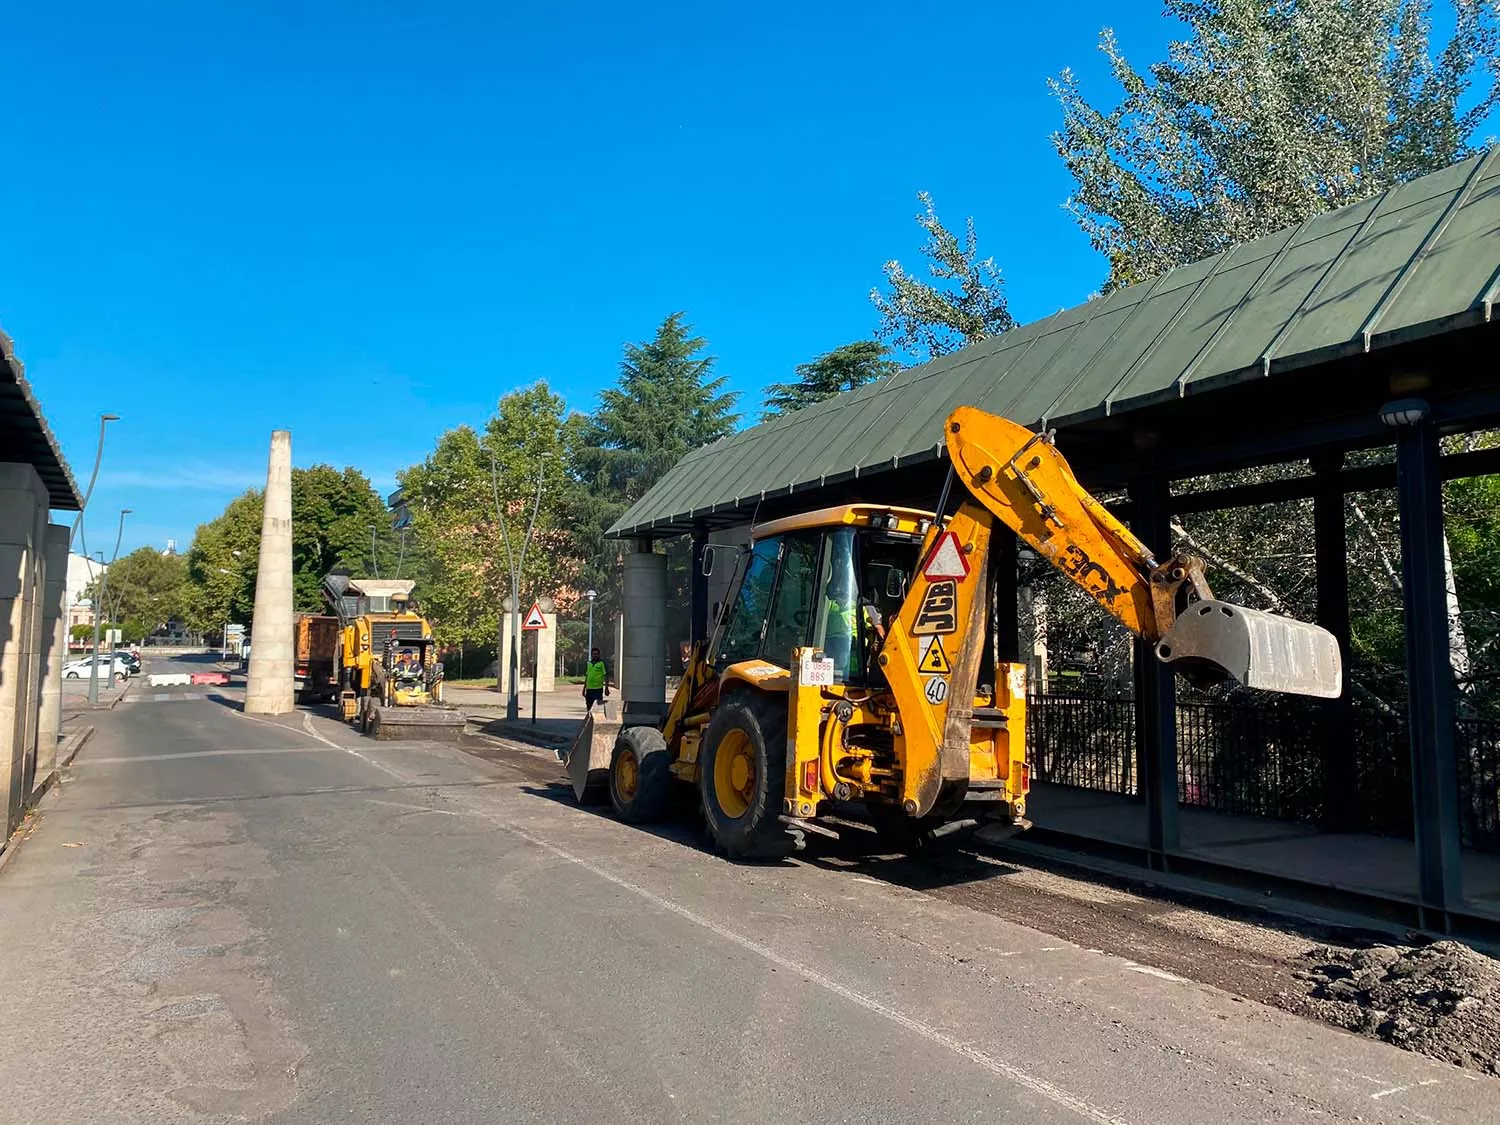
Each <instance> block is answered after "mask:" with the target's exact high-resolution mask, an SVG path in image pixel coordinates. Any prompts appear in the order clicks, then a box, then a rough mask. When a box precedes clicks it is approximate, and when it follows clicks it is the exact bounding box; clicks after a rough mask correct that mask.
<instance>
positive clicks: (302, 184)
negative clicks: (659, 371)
mask: <svg viewBox="0 0 1500 1125" xmlns="http://www.w3.org/2000/svg"><path fill="white" fill-rule="evenodd" d="M1158 11H1159V9H1158V7H1157V6H1156V5H1155V4H1153V3H1132V4H1123V5H1122V4H1119V3H1115V4H1107V3H1072V4H1068V5H1014V6H1012V5H1004V4H998V3H991V4H968V5H947V6H935V8H934V10H932V11H930V12H924V11H922V10H921V7H920V6H913V5H910V4H900V5H897V4H881V3H862V4H852V3H851V4H843V3H838V4H835V3H822V4H807V3H800V4H795V5H789V4H788V5H784V4H778V3H763V4H758V5H727V4H726V5H714V4H706V5H705V4H678V3H672V4H665V3H659V4H654V5H652V4H647V5H639V4H630V5H627V4H618V5H611V4H597V5H590V4H548V5H526V6H522V5H513V4H493V5H491V4H478V3H474V4H458V3H451V2H450V3H425V4H416V3H410V2H409V3H393V2H390V0H385V2H381V0H373V2H372V0H362V2H360V3H357V4H356V3H352V2H335V0H318V2H313V0H304V2H301V3H292V2H287V0H280V2H263V3H256V4H243V5H232V4H197V5H195V4H179V3H172V4H166V3H160V2H150V0H147V2H145V3H141V4H135V5H124V6H122V5H118V4H102V3H88V2H85V3H76V4H71V5H53V4H28V5H20V4H17V5H10V6H9V9H8V11H7V13H6V17H5V31H4V37H5V66H6V81H5V83H4V85H3V87H0V136H3V137H4V139H5V151H6V171H7V174H6V175H5V176H4V177H3V178H0V262H3V271H0V327H3V328H4V329H5V330H6V331H7V332H8V333H9V334H10V335H11V336H12V337H13V339H14V340H15V344H16V348H17V351H18V354H19V355H20V357H21V358H22V360H23V361H24V362H25V363H26V366H27V373H28V376H29V378H30V379H31V381H32V384H33V387H34V389H35V391H36V393H37V395H38V397H39V399H40V400H41V402H42V404H43V408H44V410H45V411H46V413H47V416H48V419H49V421H50V423H51V425H52V427H53V430H54V432H55V433H56V434H57V435H58V436H59V438H60V440H61V442H62V444H63V449H64V452H65V454H66V456H67V457H68V459H69V461H70V463H71V464H72V466H73V469H74V472H75V475H76V476H78V477H79V478H80V483H82V481H83V479H84V478H86V477H87V474H88V470H89V467H90V465H91V463H92V458H93V451H94V440H95V434H96V430H97V416H98V414H99V412H100V411H104V410H109V411H113V412H115V413H118V414H121V415H122V416H123V418H122V420H121V421H119V422H116V423H114V424H113V425H112V427H111V429H110V437H109V442H108V445H107V448H106V453H105V462H104V469H103V472H102V473H101V476H100V483H99V486H98V489H97V491H96V493H95V498H94V503H93V505H92V513H91V517H92V518H91V519H90V521H89V524H88V528H89V530H90V531H91V532H92V534H91V535H90V537H89V545H90V547H91V548H94V549H97V548H99V547H105V548H108V547H109V546H112V541H113V528H114V524H115V520H116V515H117V513H118V511H119V509H120V508H122V507H129V508H132V509H133V510H134V512H135V515H133V516H132V517H131V519H130V521H129V522H128V523H127V525H126V527H127V530H126V537H125V544H124V549H126V550H128V549H130V548H131V547H134V546H137V545H140V544H141V543H155V544H158V545H159V544H161V543H162V542H163V541H164V540H165V539H167V538H168V537H174V538H176V539H177V540H178V542H179V544H180V545H181V546H182V547H183V548H184V549H185V548H186V546H187V543H188V541H189V540H191V538H192V534H193V531H194V529H195V527H196V526H197V525H198V524H199V523H201V522H204V521H206V520H208V519H211V518H213V517H214V516H215V515H217V514H218V512H219V511H220V510H221V509H222V507H223V505H224V504H225V502H226V501H227V500H228V499H229V498H231V497H232V496H233V495H235V494H236V493H238V492H239V491H241V490H243V489H244V488H246V487H249V486H255V485H259V484H260V483H262V482H263V479H264V472H265V456H266V449H267V445H268V438H269V434H270V431H271V430H272V429H273V428H276V427H287V428H289V429H291V430H292V434H293V451H294V456H295V459H296V462H297V463H298V464H311V463H313V462H315V461H330V462H332V463H334V464H336V465H344V464H354V465H356V466H358V467H359V468H361V469H362V470H364V471H365V472H366V473H367V474H369V475H370V477H371V478H372V479H373V480H374V481H375V482H376V484H377V486H379V487H381V488H382V489H385V488H389V487H391V486H392V484H393V482H394V474H395V472H396V470H397V469H398V468H400V467H401V466H403V465H406V464H410V463H412V462H414V461H417V460H420V459H421V457H422V456H423V454H424V453H425V452H426V451H427V450H428V449H430V448H431V446H432V444H433V442H434V440H435V438H436V437H437V435H438V434H439V433H440V432H442V431H443V430H444V429H446V428H448V427H451V426H454V425H458V424H460V423H463V422H471V423H477V422H480V421H482V420H483V419H484V418H485V417H486V416H487V414H488V413H489V411H490V410H491V409H492V408H493V405H494V403H495V401H496V399H497V398H498V397H499V396H500V395H501V394H503V393H504V392H505V391H507V390H509V389H511V388H513V387H516V386H520V385H523V384H526V383H529V382H531V381H533V380H536V379H539V378H545V379H547V380H548V381H549V382H551V383H552V385H553V386H554V387H555V388H557V389H558V390H559V391H560V392H561V393H562V394H563V395H564V396H565V397H566V398H567V399H568V401H569V404H570V405H571V406H574V407H576V408H580V409H588V408H590V407H591V406H592V404H593V401H594V395H595V393H596V392H597V390H598V389H599V388H600V387H602V386H605V385H607V384H609V383H610V382H612V381H613V379H614V378H615V375H616V372H617V365H618V362H619V357H620V348H621V345H622V344H623V343H625V342H626V341H628V340H636V339H641V338H644V337H647V336H649V335H650V334H651V333H652V331H653V330H654V328H655V326H656V325H657V324H658V323H659V322H660V321H661V319H662V317H663V316H665V315H666V314H667V313H669V312H671V311H673V310H676V309H683V310H685V311H686V312H687V313H688V316H689V318H690V319H691V320H692V321H693V323H694V324H695V325H696V327H697V329H698V330H699V332H700V333H701V334H702V335H704V336H705V337H707V339H708V340H709V342H710V344H711V350H712V353H713V354H715V355H717V356H718V357H719V362H720V371H721V373H723V374H725V375H727V376H728V377H729V379H730V382H731V384H732V386H733V387H734V388H735V389H737V390H740V391H742V392H744V395H745V397H744V405H745V407H746V409H747V412H750V413H753V412H754V411H755V410H756V409H758V406H759V391H760V388H762V387H763V386H764V385H765V384H766V383H768V382H774V381H778V380H782V379H785V378H786V377H787V376H788V375H789V373H790V371H791V369H792V367H793V366H794V365H796V364H797V363H800V362H804V361H806V360H807V359H810V358H811V357H813V356H814V355H816V354H818V353H820V352H823V351H826V350H828V349H829V348H832V347H834V346H837V345H839V344H842V343H846V342H848V341H849V340H852V339H857V338H860V337H863V336H868V335H869V334H870V333H871V332H872V331H873V329H874V326H875V320H876V318H875V314H874V310H873V309H872V307H871V305H870V303H869V300H868V293H869V290H870V288H871V287H872V286H873V285H875V284H877V283H879V281H880V279H881V273H880V268H881V264H882V263H883V262H884V261H885V260H886V259H888V258H891V257H899V258H901V259H903V261H905V262H907V264H908V265H911V264H916V263H917V254H916V251H917V248H918V246H919V245H920V243H921V232H920V230H919V229H918V228H917V226H916V224H915V222H913V216H914V215H915V213H916V211H917V209H918V208H917V202H916V199H915V193H916V192H917V191H919V190H927V191H930V192H931V193H932V194H933V195H934V197H935V199H936V202H937V205H938V209H939V212H940V214H942V215H943V216H944V217H945V218H946V219H947V221H948V222H949V223H950V224H952V225H957V224H960V223H962V221H963V219H964V217H965V216H966V215H970V214H972V215H973V216H974V217H975V220H976V222H977V223H978V229H979V236H980V244H981V249H982V251H983V252H984V253H986V254H993V255H994V256H995V257H996V258H997V260H998V261H999V263H1000V265H1001V267H1002V269H1003V270H1004V272H1005V275H1006V278H1007V281H1008V285H1009V294H1010V298H1011V305H1012V311H1013V312H1014V313H1015V314H1016V315H1017V316H1018V317H1019V318H1020V319H1021V320H1023V321H1024V320H1031V319H1035V318H1036V317H1038V316H1042V315H1046V314H1048V313H1051V312H1053V311H1055V310H1056V309H1058V308H1061V307H1064V306H1067V305H1071V304H1075V303H1077V302H1079V301H1081V300H1083V299H1084V298H1085V297H1086V296H1087V295H1088V294H1089V292H1090V291H1091V290H1092V289H1094V288H1095V287H1096V286H1097V285H1098V283H1099V282H1100V280H1101V278H1102V277H1103V274H1104V266H1103V263H1102V261H1101V259H1099V257H1098V256H1097V255H1095V254H1094V253H1093V251H1092V250H1091V249H1090V248H1089V246H1088V243H1087V241H1086V239H1085V238H1084V237H1083V235H1082V234H1081V233H1080V232H1079V231H1078V229H1077V227H1076V226H1075V224H1074V223H1073V221H1072V219H1071V218H1070V217H1069V216H1068V215H1067V214H1066V212H1065V211H1064V210H1063V204H1064V201H1065V200H1066V198H1067V195H1068V191H1069V180H1068V178H1067V176H1066V175H1065V174H1064V172H1063V170H1062V167H1061V165H1060V162H1059V161H1058V159H1057V157H1056V156H1055V154H1054V153H1053V151H1052V147H1051V144H1050V141H1049V139H1048V138H1049V134H1050V133H1051V131H1052V130H1053V129H1054V128H1055V127H1056V126H1057V124H1058V111H1057V108H1056V106H1055V103H1054V102H1053V101H1052V98H1051V96H1050V94H1049V92H1048V90H1047V85H1046V80H1047V78H1048V77H1049V76H1051V75H1054V74H1056V73H1057V72H1058V71H1060V70H1061V69H1062V68H1063V67H1065V66H1071V67H1073V68H1074V69H1075V71H1077V72H1078V73H1079V74H1080V75H1081V76H1082V77H1083V80H1084V82H1085V86H1086V88H1087V89H1089V90H1090V91H1091V92H1092V93H1094V94H1095V95H1096V97H1099V98H1108V99H1113V98H1114V97H1115V95H1116V92H1115V90H1114V88H1113V86H1112V84H1111V83H1110V81H1109V79H1108V76H1107V74H1106V73H1105V71H1104V68H1103V66H1102V65H1101V59H1100V56H1099V54H1098V52H1097V50H1096V42H1097V37H1098V33H1099V31H1100V29H1101V28H1102V27H1104V26H1106V25H1111V26H1113V27H1115V28H1116V30H1117V32H1118V33H1119V36H1120V39H1121V41H1122V44H1123V45H1124V47H1125V49H1126V50H1127V52H1128V53H1129V54H1130V55H1131V56H1132V57H1133V58H1135V59H1136V60H1137V62H1138V64H1141V65H1144V64H1145V63H1146V62H1149V61H1151V60H1153V59H1155V58H1158V57H1160V55H1161V54H1162V51H1163V48H1164V46H1165V44H1166V42H1167V40H1168V39H1169V38H1170V36H1171V34H1172V32H1173V28H1172V26H1171V25H1168V24H1167V23H1165V22H1163V20H1162V19H1161V18H1160V17H1159V15H1158V14H1157V13H1158Z"/></svg>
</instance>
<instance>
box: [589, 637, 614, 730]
mask: <svg viewBox="0 0 1500 1125" xmlns="http://www.w3.org/2000/svg"><path fill="white" fill-rule="evenodd" d="M608 698H609V669H607V668H606V667H605V666H604V658H603V657H602V656H600V654H599V650H598V649H597V648H596V649H594V650H593V651H592V652H591V653H589V662H588V664H586V665H585V666H584V669H583V713H584V714H585V715H587V714H588V713H589V712H590V711H592V710H593V709H594V704H596V703H598V704H602V705H603V707H604V717H605V718H606V719H607V718H609V704H608V703H605V700H607V699H608Z"/></svg>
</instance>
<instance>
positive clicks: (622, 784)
mask: <svg viewBox="0 0 1500 1125" xmlns="http://www.w3.org/2000/svg"><path fill="white" fill-rule="evenodd" d="M671 765H672V755H671V752H670V751H669V750H668V749H667V741H666V739H664V738H663V737H662V734H661V731H659V730H657V729H656V728H655V727H626V728H625V729H624V730H622V731H620V734H619V737H618V738H616V739H615V749H614V753H613V754H611V755H610V759H609V803H610V804H611V805H613V806H614V809H615V815H616V816H618V817H619V818H620V819H621V820H623V821H624V822H625V823H626V824H654V823H656V822H657V821H658V820H661V819H662V818H664V817H665V816H666V815H667V813H668V811H669V810H670V809H671V806H672V771H671Z"/></svg>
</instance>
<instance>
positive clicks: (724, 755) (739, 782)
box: [714, 730, 755, 820]
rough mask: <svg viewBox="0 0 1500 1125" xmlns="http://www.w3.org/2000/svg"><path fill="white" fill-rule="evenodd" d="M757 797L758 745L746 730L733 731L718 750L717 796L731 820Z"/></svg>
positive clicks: (725, 737)
mask: <svg viewBox="0 0 1500 1125" xmlns="http://www.w3.org/2000/svg"><path fill="white" fill-rule="evenodd" d="M754 797H755V747H754V746H752V745H751V743H750V736H749V735H747V734H746V733H745V732H744V731H742V730H731V731H729V732H727V733H726V734H725V735H724V737H723V738H722V739H720V741H719V748H718V750H716V751H715V752H714V799H715V800H717V801H718V803H719V808H720V809H721V810H722V811H723V813H724V815H725V816H727V817H729V818H730V819H731V820H738V819H739V818H740V817H742V816H744V815H745V813H746V812H747V811H748V810H749V808H750V802H751V801H752V800H753V799H754Z"/></svg>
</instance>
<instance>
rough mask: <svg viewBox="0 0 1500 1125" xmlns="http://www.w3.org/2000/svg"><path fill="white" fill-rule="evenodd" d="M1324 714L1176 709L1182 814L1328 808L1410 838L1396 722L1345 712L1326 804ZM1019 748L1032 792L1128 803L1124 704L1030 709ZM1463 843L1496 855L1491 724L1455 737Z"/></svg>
mask: <svg viewBox="0 0 1500 1125" xmlns="http://www.w3.org/2000/svg"><path fill="white" fill-rule="evenodd" d="M1328 714H1329V713H1328V710H1327V709H1326V707H1324V706H1322V705H1320V704H1318V703H1316V702H1314V701H1311V700H1305V699H1300V698H1296V697H1282V698H1277V699H1275V700H1270V701H1263V700H1253V701H1240V700H1214V701H1179V702H1178V705H1177V769H1178V773H1177V793H1178V799H1179V801H1180V802H1181V803H1182V804H1183V805H1184V806H1186V807H1191V808H1202V809H1213V810H1215V811H1218V812H1225V813H1234V814H1237V815H1242V816H1261V817H1267V818H1271V819H1276V820H1294V821H1301V822H1303V823H1308V824H1317V825H1328V824H1330V823H1331V822H1332V821H1333V820H1334V819H1335V815H1334V808H1333V805H1334V804H1335V802H1334V800H1333V798H1335V797H1339V796H1342V797H1345V798H1346V799H1345V800H1343V801H1341V802H1338V804H1339V806H1340V810H1341V813H1340V815H1341V817H1342V821H1341V822H1342V824H1343V826H1345V827H1347V828H1349V829H1351V830H1354V831H1361V832H1371V833H1375V834H1378V835H1390V836H1410V835H1411V833H1412V794H1411V757H1410V751H1409V747H1408V742H1407V737H1406V721H1405V716H1404V715H1401V714H1399V713H1387V712H1378V711H1374V710H1371V709H1368V708H1363V707H1359V706H1356V707H1355V708H1354V709H1353V714H1352V716H1351V722H1352V724H1353V745H1354V760H1353V762H1352V764H1351V771H1350V773H1349V775H1348V778H1347V781H1345V782H1340V783H1339V784H1343V785H1346V786H1348V787H1349V788H1351V789H1352V792H1350V793H1347V794H1334V793H1332V792H1331V785H1332V784H1333V783H1332V782H1331V780H1330V769H1329V765H1330V763H1329V761H1328V756H1327V755H1328V749H1329V747H1330V745H1331V744H1332V741H1333V740H1332V739H1330V737H1329V727H1328V722H1329V718H1328ZM1027 724H1028V737H1027V741H1028V744H1029V746H1030V751H1031V768H1032V776H1033V777H1035V778H1036V779H1037V780H1039V781H1047V782H1051V783H1053V784H1057V785H1071V786H1075V787H1077V788H1082V789H1094V790H1101V791H1104V792H1108V793H1119V794H1122V795H1127V796H1133V795H1135V793H1136V787H1137V777H1136V773H1137V771H1136V763H1135V703H1134V701H1133V700H1131V699H1129V698H1128V697H1127V698H1121V697H1112V696H1091V695H1041V696H1033V697H1032V698H1031V706H1030V709H1029V712H1028V716H1027ZM1454 733H1455V750H1456V754H1457V758H1458V770H1459V777H1458V784H1459V807H1460V815H1461V819H1462V830H1463V842H1464V843H1465V844H1466V845H1467V846H1470V847H1473V848H1476V849H1482V850H1485V851H1500V720H1495V719H1480V718H1461V719H1459V720H1458V721H1457V723H1456V725H1455V732H1454Z"/></svg>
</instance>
